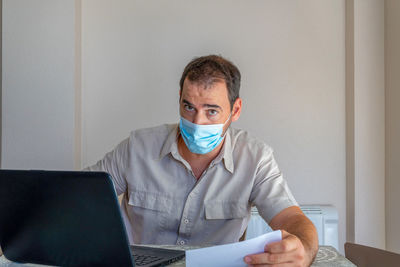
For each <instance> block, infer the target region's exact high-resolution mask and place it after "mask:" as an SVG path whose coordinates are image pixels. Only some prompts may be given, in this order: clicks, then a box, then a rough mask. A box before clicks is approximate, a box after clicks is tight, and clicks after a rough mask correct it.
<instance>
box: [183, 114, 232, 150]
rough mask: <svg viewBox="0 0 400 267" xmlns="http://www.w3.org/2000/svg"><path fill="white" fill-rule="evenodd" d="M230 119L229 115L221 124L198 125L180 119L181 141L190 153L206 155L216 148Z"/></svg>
mask: <svg viewBox="0 0 400 267" xmlns="http://www.w3.org/2000/svg"><path fill="white" fill-rule="evenodd" d="M230 118H231V115H229V118H228V119H227V120H226V121H225V123H223V124H207V125H200V124H195V123H192V122H190V121H188V120H186V119H184V118H182V117H181V120H180V122H179V128H180V131H181V135H182V138H183V141H185V144H186V146H187V147H188V149H189V150H190V152H192V153H195V154H207V153H209V152H211V151H212V150H213V149H214V148H216V147H217V146H218V145H219V144H220V143H221V141H222V140H223V139H224V136H222V131H223V128H224V125H225V124H226V123H227V122H228V121H229V119H230Z"/></svg>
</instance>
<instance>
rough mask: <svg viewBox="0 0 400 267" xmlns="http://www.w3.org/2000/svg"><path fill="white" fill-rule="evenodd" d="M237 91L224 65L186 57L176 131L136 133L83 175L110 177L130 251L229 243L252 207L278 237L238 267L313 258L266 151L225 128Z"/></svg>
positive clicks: (307, 226)
mask: <svg viewBox="0 0 400 267" xmlns="http://www.w3.org/2000/svg"><path fill="white" fill-rule="evenodd" d="M239 88H240V72H239V70H238V69H237V68H236V67H235V66H234V65H233V64H232V63H231V62H229V61H228V60H226V59H224V58H222V57H220V56H214V55H211V56H205V57H200V58H196V59H194V60H193V61H191V62H190V63H189V64H188V65H187V66H186V68H185V70H184V72H183V74H182V77H181V80H180V91H179V97H180V98H179V99H180V100H179V104H180V116H181V119H180V122H179V124H176V125H162V126H158V127H154V128H150V129H141V130H136V131H134V132H132V133H131V135H130V137H129V138H127V139H126V140H124V141H123V142H122V143H120V144H119V145H118V146H117V147H116V148H115V149H114V150H113V151H112V152H110V153H108V154H107V155H106V156H105V157H104V158H103V159H102V160H100V161H99V162H98V163H97V164H96V165H94V166H92V167H89V168H87V170H92V171H93V170H101V171H106V172H109V173H110V174H111V176H112V178H113V182H114V185H115V189H116V191H117V194H118V195H120V194H124V197H123V201H122V204H121V210H122V214H123V217H124V220H125V224H126V227H127V232H128V236H129V240H130V242H131V243H139V244H146V243H147V244H180V245H207V244H224V243H231V242H236V241H238V240H239V238H240V237H241V235H242V234H243V233H244V232H245V229H246V227H247V223H248V220H249V217H250V209H251V206H253V205H255V206H256V207H257V209H258V211H259V213H260V215H261V216H262V217H263V218H264V219H265V220H266V221H267V222H268V223H269V225H270V226H271V228H272V229H281V230H282V233H283V234H282V241H281V242H277V243H273V244H269V245H267V246H266V247H265V252H264V253H261V254H257V255H248V256H246V257H245V258H244V261H245V262H246V263H248V264H251V265H257V266H262V265H271V264H278V263H285V264H286V265H285V266H292V265H293V266H308V265H310V264H311V262H312V261H313V259H314V257H315V255H316V252H317V250H318V238H317V233H316V230H315V227H314V225H313V224H312V223H311V222H310V220H308V219H307V217H306V216H305V215H304V214H303V213H302V211H301V210H300V208H299V207H298V205H297V203H296V201H295V200H294V198H293V196H292V194H291V192H290V190H289V188H288V186H287V184H286V181H285V180H284V179H283V177H282V175H281V173H280V171H279V169H278V166H277V164H276V162H275V159H274V157H273V155H272V149H271V148H270V147H268V146H267V145H266V144H264V143H263V142H262V141H260V140H257V139H255V138H253V137H251V136H250V135H249V134H248V133H247V132H245V131H243V130H237V129H233V128H231V127H230V125H231V123H232V122H234V121H236V120H238V119H239V116H240V112H241V109H242V100H241V99H240V98H239ZM221 256H223V255H221ZM282 266H283V265H282Z"/></svg>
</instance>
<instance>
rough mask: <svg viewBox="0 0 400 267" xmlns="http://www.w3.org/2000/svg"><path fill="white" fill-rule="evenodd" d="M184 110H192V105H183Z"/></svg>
mask: <svg viewBox="0 0 400 267" xmlns="http://www.w3.org/2000/svg"><path fill="white" fill-rule="evenodd" d="M184 108H185V110H187V111H193V107H191V106H189V105H184Z"/></svg>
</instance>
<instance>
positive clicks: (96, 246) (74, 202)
mask: <svg viewBox="0 0 400 267" xmlns="http://www.w3.org/2000/svg"><path fill="white" fill-rule="evenodd" d="M0 246H1V248H2V250H3V253H4V255H5V257H6V258H7V259H9V260H11V261H15V262H19V263H28V262H29V263H37V264H45V265H55V266H135V265H136V266H164V265H167V264H169V263H172V262H174V261H177V260H179V259H181V258H183V257H184V255H185V252H184V251H181V250H170V249H157V248H149V247H146V246H132V247H130V246H129V245H128V239H127V236H126V230H125V227H124V224H123V221H122V218H121V214H120V210H119V205H118V199H117V197H116V194H115V191H114V187H113V184H112V181H111V177H110V175H109V174H108V173H105V172H73V171H33V170H30V171H23V170H0ZM133 259H135V261H133ZM134 262H135V263H134Z"/></svg>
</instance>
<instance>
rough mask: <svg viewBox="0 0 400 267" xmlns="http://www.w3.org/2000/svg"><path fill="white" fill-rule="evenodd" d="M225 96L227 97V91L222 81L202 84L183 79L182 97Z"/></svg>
mask: <svg viewBox="0 0 400 267" xmlns="http://www.w3.org/2000/svg"><path fill="white" fill-rule="evenodd" d="M193 94H194V95H203V96H206V95H209V96H211V95H226V96H228V89H227V87H226V83H225V81H223V80H218V81H215V82H213V83H212V84H208V85H207V84H204V83H203V82H197V81H194V82H193V81H190V80H187V79H185V82H184V84H183V89H182V95H193Z"/></svg>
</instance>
